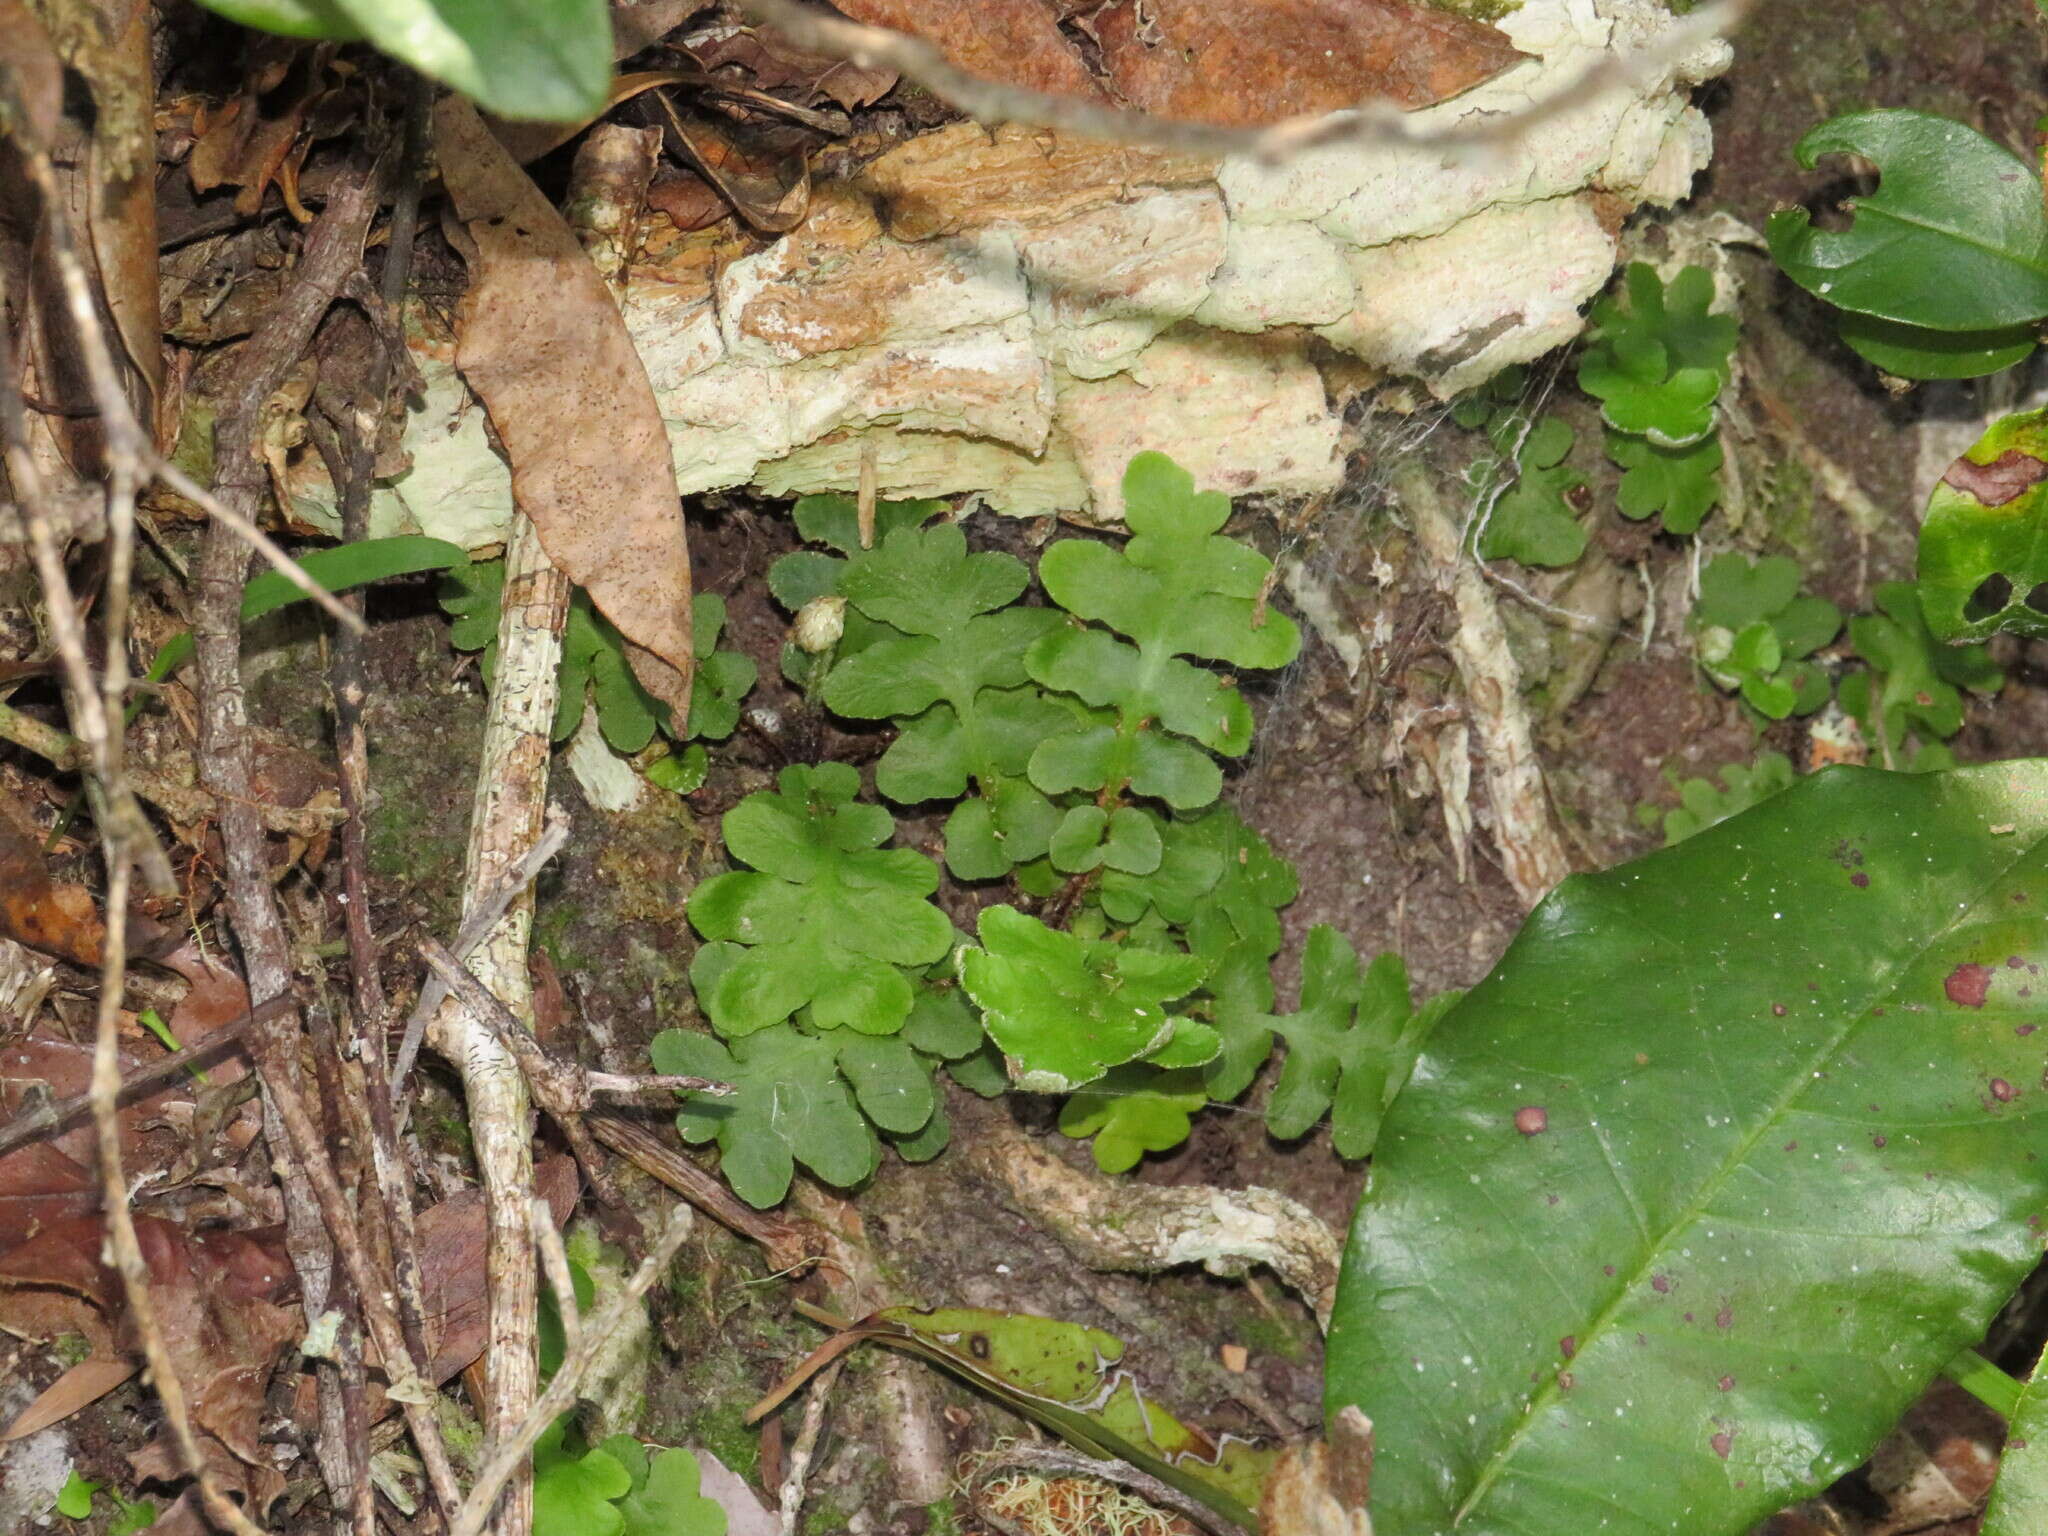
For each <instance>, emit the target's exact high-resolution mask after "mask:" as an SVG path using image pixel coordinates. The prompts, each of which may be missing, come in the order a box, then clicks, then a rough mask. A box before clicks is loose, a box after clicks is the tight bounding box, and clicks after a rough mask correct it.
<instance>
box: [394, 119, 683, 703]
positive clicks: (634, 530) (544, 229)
mask: <svg viewBox="0 0 2048 1536" xmlns="http://www.w3.org/2000/svg"><path fill="white" fill-rule="evenodd" d="M434 139H435V147H436V150H437V152H438V157H439V160H440V165H441V176H442V180H443V182H444V184H445V185H446V186H447V188H448V193H449V196H450V197H451V198H452V199H453V201H454V203H455V209H456V213H457V215H458V217H459V218H460V219H461V221H462V223H463V226H464V227H465V228H466V229H467V231H468V234H469V239H470V241H471V242H472V244H473V248H474V250H473V254H474V257H475V259H474V261H473V262H472V264H471V270H470V286H469V291H468V293H467V294H465V295H464V297H463V300H462V307H461V311H460V313H459V316H458V322H457V326H458V337H459V339H458V341H457V343H456V356H455V361H456V366H457V367H458V368H460V369H461V370H462V374H463V377H464V378H465V379H467V380H468V381H469V385H470V387H471V388H472V389H474V390H475V391H476V392H477V394H478V395H479V396H480V397H482V399H483V402H484V406H485V408H486V409H487V410H488V411H489V412H490V417H491V425H492V426H493V427H495V428H496V429H497V433H498V438H499V441H500V442H502V443H503V444H504V445H505V451H506V454H507V456H508V457H509V458H510V459H511V461H512V490H513V494H514V495H515V496H516V497H517V498H518V501H519V505H520V507H521V509H522V510H523V511H525V513H526V514H527V515H528V516H529V517H531V518H532V519H533V521H534V526H535V527H536V528H537V529H538V530H539V532H540V538H541V543H542V545H543V546H544V547H545V548H546V550H547V552H548V555H549V557H550V558H551V559H553V560H554V562H555V564H556V565H558V566H560V567H561V568H562V570H563V571H564V572H566V573H567V574H568V577H569V579H570V580H571V581H573V582H575V583H577V585H579V586H581V587H583V588H584V589H585V590H586V591H588V592H589V593H590V596H591V599H592V600H593V601H594V602H595V603H596V604H597V606H598V608H599V609H601V610H602V611H603V613H604V614H605V616H606V617H607V618H609V619H610V620H611V621H612V622H613V623H614V624H616V625H617V626H618V627H619V629H620V631H621V632H623V633H624V635H625V636H626V638H627V640H628V642H630V643H629V645H628V648H627V660H628V661H629V662H630V663H631V664H632V667H633V671H634V674H635V675H636V676H637V677H638V678H639V679H640V681H641V683H642V684H643V685H644V686H645V687H646V688H647V689H648V691H649V692H651V693H652V694H654V696H655V697H656V698H658V699H660V700H662V701H663V702H664V703H666V704H667V705H668V706H669V707H670V709H671V710H672V711H673V717H674V718H675V719H676V720H677V721H682V720H685V719H687V718H688V717H689V708H690V673H691V670H692V666H693V652H692V647H691V634H690V552H689V546H688V544H687V543H686V542H685V536H684V530H683V512H682V502H681V500H680V498H679V497H678V496H677V495H676V488H675V471H674V469H673V467H672V465H671V461H670V457H669V446H668V435H667V432H666V431H665V429H664V428H663V426H662V421H661V412H660V410H659V409H658V408H657V407H656V406H655V403H654V390H653V387H652V386H651V385H650V384H649V383H648V381H647V370H646V368H645V366H644V365H643V364H642V363H641V361H640V355H639V353H638V352H636V351H635V350H634V348H633V343H632V339H631V338H630V337H629V336H628V335H627V334H626V326H625V322H624V321H623V320H622V319H621V318H620V315H619V311H618V306H617V305H616V304H615V303H614V302H613V300H612V296H611V292H610V290H609V289H607V288H606V287H605V285H604V282H603V280H602V279H601V278H600V277H599V276H598V274H597V271H596V269H595V268H593V267H592V266H591V264H590V260H589V258H588V257H587V256H586V255H585V254H584V252H583V248H582V246H580V245H579V244H578V243H577V241H576V237H575V235H574V234H573V233H572V232H571V231H570V229H569V226H568V225H567V223H565V222H564V221H563V219H562V216H561V215H560V214H559V213H557V212H556V211H555V209H554V207H553V206H552V205H551V204H550V203H549V202H548V200H547V199H546V198H545V197H544V196H542V195H541V192H540V189H539V188H537V187H536V186H534V184H533V182H532V180H531V179H530V178H529V177H528V176H527V174H526V173H525V172H524V171H522V170H521V169H520V168H519V166H518V164H517V163H516V162H515V161H514V160H513V159H512V157H511V156H510V155H509V154H507V153H506V152H505V150H504V149H503V148H502V147H501V146H500V145H499V144H498V142H497V141H496V140H495V139H493V138H492V137H491V135H490V132H489V130H488V129H486V128H485V127H484V125H483V122H482V120H481V119H480V118H479V117H478V116H477V113H476V109H475V108H474V107H472V106H471V105H470V104H469V103H468V102H466V101H464V100H463V99H462V98H461V97H459V96H448V97H444V98H443V99H442V101H441V102H440V103H439V105H437V106H436V107H435V109H434Z"/></svg>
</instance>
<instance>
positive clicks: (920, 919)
mask: <svg viewBox="0 0 2048 1536" xmlns="http://www.w3.org/2000/svg"><path fill="white" fill-rule="evenodd" d="M779 784H780V790H779V792H774V793H771V792H767V791H763V792H761V793H758V794H752V795H749V796H747V798H746V799H744V800H742V801H741V802H740V803H739V804H738V805H736V806H734V807H733V808H732V809H731V810H730V811H728V812H726V814H725V821H724V833H725V843H726V847H727V849H728V850H729V851H730V852H731V853H732V855H733V857H734V858H736V859H740V860H742V861H744V862H745V863H747V864H750V865H752V866H753V868H752V869H751V870H735V871H733V872H732V873H729V874H723V875H715V876H713V877H712V878H711V879H709V880H706V881H704V882H703V883H702V884H701V885H699V886H698V887H697V889H696V890H695V891H694V892H693V893H692V894H691V896H690V904H689V916H690V922H691V924H692V926H694V927H695V928H696V929H697V931H698V932H699V933H701V934H702V935H703V936H704V937H705V938H707V939H710V940H714V941H723V942H724V943H725V944H726V945H728V946H744V952H743V953H734V952H732V950H731V949H729V948H723V947H721V945H720V944H719V943H714V944H711V945H707V946H706V947H705V950H704V951H700V953H699V956H698V959H697V961H696V962H694V963H693V966H692V979H693V980H694V981H696V982H697V984H698V997H699V1000H700V1001H701V1002H702V1003H703V1005H704V1009H705V1012H706V1013H707V1014H708V1015H709V1016H710V1018H711V1021H712V1023H713V1024H714V1025H716V1026H717V1028H718V1029H719V1031H720V1032H721V1033H723V1034H726V1035H728V1036H734V1035H742V1034H747V1033H750V1032H752V1031H754V1030H758V1029H765V1028H767V1027H768V1026H769V1025H772V1024H776V1023H779V1022H781V1021H782V1020H784V1019H787V1018H789V1017H790V1016H791V1015H792V1014H794V1013H795V1012H796V1011H797V1010H798V1009H800V1008H803V1007H806V1006H809V1007H810V1008H811V1010H812V1012H813V1014H814V1016H815V1022H816V1023H817V1025H818V1027H820V1028H828V1029H829V1028H833V1027H837V1026H841V1025H844V1026H847V1027H849V1028H852V1029H857V1030H861V1031H863V1032H865V1033H868V1034H875V1035H882V1034H891V1033H893V1032H895V1031H896V1030H898V1029H900V1028H902V1026H903V1021H904V1019H905V1018H906V1017H907V1016H908V1015H909V1012H910V1007H911V1003H912V1001H913V993H912V986H911V982H910V980H909V978H908V977H907V976H906V975H905V974H904V971H903V968H904V967H907V966H924V965H930V964H931V963H932V962H934V961H936V960H938V959H939V958H940V957H941V956H943V955H944V954H945V953H946V951H947V949H948V947H949V945H950V942H951V936H952V928H951V926H950V925H949V924H948V923H947V921H946V918H945V914H943V913H942V912H940V911H939V909H938V908H937V907H935V906H933V905H932V904H931V901H930V900H929V898H930V896H931V894H932V892H933V891H935V890H936V889H938V883H939V872H938V869H937V867H936V866H935V865H934V864H933V863H932V862H931V860H929V859H927V858H926V857H925V856H924V855H923V854H920V853H917V852H915V851H913V850H911V849H908V848H894V849H887V850H884V849H881V848H880V847H879V846H878V845H879V844H881V843H883V842H885V841H887V840H888V838H889V837H890V836H891V835H892V834H893V833H894V831H895V822H894V821H893V820H892V819H891V817H890V815H889V813H888V812H887V811H886V810H884V809H882V808H881V807H880V806H876V805H860V804H857V803H855V802H854V799H853V796H854V794H855V793H856V792H857V791H858V790H859V788H860V776H859V775H858V774H857V773H855V772H854V770H853V769H851V768H849V767H847V766H846V765H845V764H843V763H825V764H821V765H820V766H818V767H816V768H802V767H796V768H786V769H784V770H783V772H782V776H781V778H780V780H779ZM707 955H708V956H710V957H711V960H707ZM712 960H715V961H716V962H717V974H716V976H715V978H714V977H710V976H709V975H708V974H707V975H704V976H700V975H699V971H700V970H701V969H702V968H703V967H704V966H706V965H707V964H709V963H711V961H712Z"/></svg>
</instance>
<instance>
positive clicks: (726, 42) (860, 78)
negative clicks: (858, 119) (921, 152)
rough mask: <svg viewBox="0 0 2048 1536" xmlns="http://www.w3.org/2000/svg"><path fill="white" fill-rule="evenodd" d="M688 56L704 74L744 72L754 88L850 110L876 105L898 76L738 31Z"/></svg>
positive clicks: (696, 45) (770, 37)
mask: <svg viewBox="0 0 2048 1536" xmlns="http://www.w3.org/2000/svg"><path fill="white" fill-rule="evenodd" d="M689 51H690V55H691V57H692V58H694V59H696V60H697V62H698V63H700V64H702V65H703V66H704V68H705V69H707V70H714V71H715V70H719V69H726V68H738V69H743V70H745V71H746V72H747V74H749V75H750V76H752V77H753V83H754V86H755V88H756V89H757V90H763V91H784V90H790V89H793V90H794V91H795V93H796V94H797V95H798V96H799V97H800V98H801V99H802V100H805V101H815V100H817V98H818V97H820V96H824V97H827V98H829V99H830V100H832V101H833V102H836V103H837V104H838V105H839V106H840V107H841V108H843V109H844V110H846V111H848V112H851V111H852V110H853V109H854V108H855V107H865V106H869V105H871V104H873V103H874V102H877V101H880V100H881V99H882V98H883V97H884V96H886V95H888V94H889V92H891V91H892V90H894V89H895V88H896V72H895V71H894V70H888V69H870V68H867V67H865V66H863V65H859V64H853V63H850V62H848V61H847V60H845V59H835V58H832V57H830V56H829V55H827V54H822V53H808V52H806V51H805V50H804V49H801V48H799V47H797V46H796V45H795V44H793V43H791V42H789V41H787V40H786V39H784V38H782V37H779V36H777V35H776V34H775V33H773V32H757V31H755V30H754V29H753V28H751V27H736V28H734V29H732V30H731V31H729V32H726V33H724V34H723V35H722V36H718V37H715V38H712V39H710V40H708V41H697V42H693V43H692V44H691V45H690V50H689Z"/></svg>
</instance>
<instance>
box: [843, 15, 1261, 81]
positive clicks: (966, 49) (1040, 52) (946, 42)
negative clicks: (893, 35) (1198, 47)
mask: <svg viewBox="0 0 2048 1536" xmlns="http://www.w3.org/2000/svg"><path fill="white" fill-rule="evenodd" d="M1217 3H1223V0H1217ZM838 8H839V9H840V10H842V11H844V12H845V13H846V14H847V15H849V16H851V17H852V18H853V19H854V20H855V21H864V22H866V23H867V24H868V25H869V26H874V27H887V28H888V29H889V30H890V31H892V32H907V33H909V34H910V35H912V36H913V37H921V38H923V39H924V40H925V41H926V42H928V43H930V44H931V45H932V46H933V47H935V48H937V49H938V50H939V51H940V52H941V53H943V54H944V55H945V56H946V58H947V59H948V60H949V61H950V62H952V63H954V64H957V65H958V66H959V67H960V68H962V69H964V70H966V71H967V72H968V73H969V74H975V75H980V76H982V77H983V78H984V79H988V80H1001V81H1004V82H1006V83H1008V84H1010V85H1021V86H1024V87H1026V88H1027V89H1030V90H1034V91H1044V92H1047V93H1048V94H1050V95H1053V96H1080V97H1084V98H1086V99H1088V100H1091V101H1096V102H1101V103H1104V104H1107V103H1108V101H1109V96H1108V93H1107V92H1105V91H1104V90H1103V88H1102V87H1101V86H1100V85H1098V84H1096V82H1095V79H1094V77H1093V76H1091V75H1090V74H1089V73H1088V71H1087V69H1086V68H1085V67H1084V66H1083V64H1082V63H1081V55H1080V53H1079V52H1078V51H1077V50H1076V49H1075V47H1074V44H1073V41H1072V40H1071V39H1070V38H1068V36H1067V35H1066V34H1065V33H1064V32H1062V31H1061V30H1060V26H1059V15H1058V12H1057V10H1056V8H1055V7H1054V6H1053V4H1052V3H1051V0H843V3H842V4H840V5H839V7H838Z"/></svg>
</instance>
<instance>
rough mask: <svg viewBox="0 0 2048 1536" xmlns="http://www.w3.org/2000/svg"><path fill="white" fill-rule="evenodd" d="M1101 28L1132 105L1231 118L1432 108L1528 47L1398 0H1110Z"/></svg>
mask: <svg viewBox="0 0 2048 1536" xmlns="http://www.w3.org/2000/svg"><path fill="white" fill-rule="evenodd" d="M1094 31H1095V34H1096V36H1097V38H1098V39H1099V40H1100V41H1101V44H1102V58H1103V64H1104V67H1105V68H1107V69H1108V70H1109V73H1110V75H1111V77H1112V78H1113V79H1114V81H1115V83H1116V90H1117V94H1118V95H1120V96H1122V97H1123V99H1124V100H1125V101H1127V102H1128V103H1129V104H1130V105H1132V106H1134V107H1136V108H1138V109H1139V110H1140V111H1142V112H1150V113H1153V114H1155V115H1157V116H1160V117H1177V118H1185V119H1189V120H1192V121H1196V122H1204V123H1219V124H1223V125H1225V126H1228V127H1252V126H1256V125H1258V124H1262V123H1271V122H1276V121H1278V120H1280V119H1282V118H1287V117H1301V116H1320V115H1321V114H1323V113H1325V112H1334V111H1337V110H1339V109H1340V108H1343V107H1355V106H1357V105H1358V104H1359V103H1360V102H1361V101H1390V102H1393V103H1394V104H1395V105H1396V106H1401V107H1408V108H1414V107H1426V106H1428V105H1429V104H1430V103H1431V102H1435V101H1442V100H1443V99H1444V98H1446V97H1449V96H1455V95H1457V94H1458V93H1459V92H1460V91H1465V90H1469V89H1471V88H1472V87H1473V86H1475V85H1477V84H1478V83H1479V82H1480V81H1482V80H1486V79H1490V78H1491V77H1492V76H1494V75H1497V74H1499V73H1500V72H1501V71H1502V70H1503V69H1506V68H1507V67H1508V66H1509V65H1511V64H1513V63H1515V62H1516V61H1518V60H1519V59H1521V58H1522V57H1523V55H1522V54H1521V53H1520V52H1519V51H1518V50H1517V49H1516V48H1515V47H1514V45H1513V44H1511V43H1510V42H1508V40H1507V39H1506V38H1505V37H1503V36H1502V35H1501V34H1500V33H1499V32H1497V31H1495V30H1494V29H1493V28H1492V27H1488V26H1482V25H1481V24H1480V23H1478V22H1476V21H1469V20H1467V19H1466V18H1465V17H1462V16H1456V15H1452V14H1451V13H1449V12H1447V11H1434V10H1427V9H1424V8H1422V7H1420V6H1413V5H1403V4H1401V3H1400V0H1225V3H1218V0H1142V3H1141V0H1114V3H1113V4H1110V5H1108V6H1105V7H1104V8H1103V9H1102V10H1101V11H1099V12H1097V13H1096V15H1095V18H1094Z"/></svg>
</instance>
